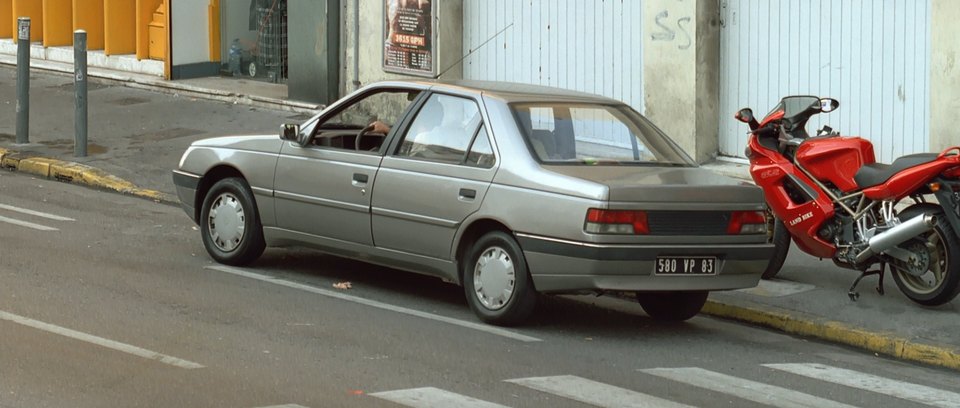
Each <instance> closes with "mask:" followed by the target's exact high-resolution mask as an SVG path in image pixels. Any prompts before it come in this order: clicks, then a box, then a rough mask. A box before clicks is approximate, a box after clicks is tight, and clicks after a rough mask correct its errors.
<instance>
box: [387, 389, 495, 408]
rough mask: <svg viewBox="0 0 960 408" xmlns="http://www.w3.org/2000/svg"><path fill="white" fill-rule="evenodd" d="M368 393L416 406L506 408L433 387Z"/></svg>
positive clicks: (426, 407)
mask: <svg viewBox="0 0 960 408" xmlns="http://www.w3.org/2000/svg"><path fill="white" fill-rule="evenodd" d="M369 395H370V396H372V397H377V398H380V399H383V400H387V401H390V402H395V403H397V404H400V405H405V406H408V407H416V408H448V407H460V408H507V406H505V405H500V404H494V403H492V402H487V401H482V400H478V399H476V398H472V397H468V396H466V395H460V394H457V393H453V392H450V391H444V390H441V389H439V388H433V387H424V388H411V389H408V390H397V391H385V392H376V393H373V394H369Z"/></svg>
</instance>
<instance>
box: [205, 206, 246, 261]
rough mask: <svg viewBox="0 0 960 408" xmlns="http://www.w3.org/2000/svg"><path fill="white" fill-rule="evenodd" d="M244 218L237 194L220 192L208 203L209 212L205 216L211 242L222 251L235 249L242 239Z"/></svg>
mask: <svg viewBox="0 0 960 408" xmlns="http://www.w3.org/2000/svg"><path fill="white" fill-rule="evenodd" d="M244 220H245V217H244V213H243V206H242V205H241V204H240V200H238V199H237V196H235V195H233V194H230V193H223V194H220V196H218V197H217V199H216V200H213V204H211V205H210V214H209V216H208V217H207V226H208V227H209V231H210V239H211V240H212V241H213V244H214V245H216V246H217V248H219V249H220V250H221V251H224V252H230V251H233V250H234V249H236V248H237V246H239V245H240V242H242V241H243V230H244Z"/></svg>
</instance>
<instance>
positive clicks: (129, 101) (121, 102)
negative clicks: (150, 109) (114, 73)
mask: <svg viewBox="0 0 960 408" xmlns="http://www.w3.org/2000/svg"><path fill="white" fill-rule="evenodd" d="M147 102H150V100H149V99H144V98H135V97H130V98H120V99H114V100H112V101H109V102H107V103H109V104H111V105H118V106H129V105H138V104H141V103H147Z"/></svg>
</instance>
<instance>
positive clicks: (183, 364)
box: [0, 310, 203, 369]
mask: <svg viewBox="0 0 960 408" xmlns="http://www.w3.org/2000/svg"><path fill="white" fill-rule="evenodd" d="M0 320H7V321H10V322H13V323H17V324H22V325H24V326H27V327H32V328H34V329H38V330H43V331H45V332H49V333H53V334H59V335H61V336H65V337H69V338H72V339H75V340H80V341H85V342H87V343H91V344H96V345H98V346H102V347H106V348H108V349H111V350H116V351H120V352H124V353H127V354H133V355H135V356H138V357H143V358H146V359H149V360H157V361H159V362H161V363H164V364H169V365H172V366H174V367H180V368H186V369H194V368H203V366H202V365H200V364H197V363H194V362H192V361H187V360H182V359H179V358H176V357H171V356H168V355H165V354H160V353H157V352H155V351H150V350H147V349H143V348H140V347H137V346H131V345H129V344H125V343H120V342H118V341H113V340H109V339H105V338H103V337H97V336H94V335H92V334H87V333H83V332H78V331H76V330H71V329H67V328H64V327H60V326H56V325H52V324H50V323H44V322H41V321H38V320H33V319H30V318H27V317H23V316H19V315H15V314H13V313H7V312H4V311H2V310H0Z"/></svg>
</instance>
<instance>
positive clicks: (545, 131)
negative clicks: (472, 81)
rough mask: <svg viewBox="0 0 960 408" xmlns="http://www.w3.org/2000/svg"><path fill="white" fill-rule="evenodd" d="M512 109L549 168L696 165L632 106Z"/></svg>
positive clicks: (530, 105)
mask: <svg viewBox="0 0 960 408" xmlns="http://www.w3.org/2000/svg"><path fill="white" fill-rule="evenodd" d="M510 107H511V109H512V110H513V113H514V115H515V116H516V118H517V124H518V126H519V128H520V129H521V132H522V133H523V134H524V137H525V138H526V139H527V144H528V145H529V146H530V148H531V151H532V152H533V154H534V155H535V156H536V157H537V158H538V159H539V160H540V161H541V162H544V163H556V164H583V165H602V164H628V165H629V164H641V165H644V164H645V165H662V166H694V165H695V164H694V162H693V160H692V159H690V157H689V156H687V155H686V153H684V152H683V150H681V149H680V148H679V147H678V146H677V145H676V143H674V142H673V141H672V140H670V138H668V137H667V136H666V135H665V134H664V133H663V132H661V131H660V130H659V129H657V128H656V127H655V126H653V124H651V123H650V122H649V121H648V120H646V119H645V118H643V117H642V116H641V115H640V114H638V113H636V111H634V110H632V109H630V107H628V106H626V105H603V104H575V103H544V102H540V103H514V104H511V105H510Z"/></svg>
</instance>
